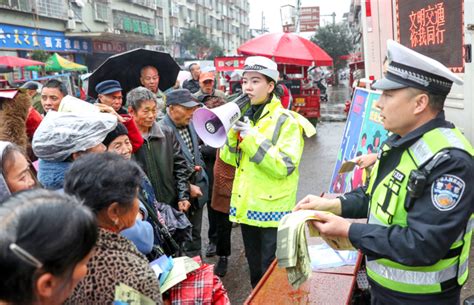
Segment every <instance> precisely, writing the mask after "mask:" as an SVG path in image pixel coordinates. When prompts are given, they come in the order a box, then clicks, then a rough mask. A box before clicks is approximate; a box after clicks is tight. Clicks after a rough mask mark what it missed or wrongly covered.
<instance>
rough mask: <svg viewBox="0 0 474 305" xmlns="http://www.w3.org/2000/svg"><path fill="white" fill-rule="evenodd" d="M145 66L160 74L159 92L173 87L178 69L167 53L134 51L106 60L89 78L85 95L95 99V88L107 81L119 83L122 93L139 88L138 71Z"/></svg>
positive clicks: (144, 50)
mask: <svg viewBox="0 0 474 305" xmlns="http://www.w3.org/2000/svg"><path fill="white" fill-rule="evenodd" d="M145 66H154V67H155V68H156V69H158V71H159V73H160V82H159V84H158V87H159V88H160V90H161V91H165V90H166V89H168V88H170V87H172V86H174V84H175V83H176V78H177V77H178V73H179V70H180V67H179V66H178V64H177V63H176V61H175V60H174V59H173V58H172V57H171V55H170V54H168V53H163V52H158V51H153V50H146V49H135V50H131V51H127V52H124V53H120V54H116V55H113V56H111V57H109V58H107V60H106V61H104V62H103V63H102V65H100V67H98V68H97V69H96V70H95V71H94V72H93V73H92V74H91V76H89V87H88V90H87V94H88V95H89V96H91V97H97V92H95V86H96V85H97V84H98V83H100V82H102V81H104V80H108V79H113V80H116V81H118V82H120V85H121V86H122V88H123V93H124V94H125V93H127V92H128V91H130V90H132V89H133V88H136V87H138V86H141V84H140V70H141V69H142V68H143V67H145Z"/></svg>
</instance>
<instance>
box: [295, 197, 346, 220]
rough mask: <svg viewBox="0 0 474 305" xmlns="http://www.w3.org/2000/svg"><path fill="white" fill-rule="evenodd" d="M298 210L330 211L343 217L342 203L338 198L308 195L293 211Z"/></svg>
mask: <svg viewBox="0 0 474 305" xmlns="http://www.w3.org/2000/svg"><path fill="white" fill-rule="evenodd" d="M298 210H318V211H328V212H331V213H333V214H336V215H341V201H340V200H339V199H338V198H334V199H328V198H323V197H319V196H315V195H307V196H306V197H304V198H303V199H302V200H301V201H300V202H298V203H297V204H296V206H295V208H294V209H293V211H298Z"/></svg>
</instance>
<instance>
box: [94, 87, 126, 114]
mask: <svg viewBox="0 0 474 305" xmlns="http://www.w3.org/2000/svg"><path fill="white" fill-rule="evenodd" d="M95 91H96V92H97V94H98V95H97V101H98V102H99V103H101V104H104V105H107V106H110V107H112V108H113V109H114V110H115V112H117V113H118V114H127V110H126V109H125V108H124V107H122V100H123V96H122V87H121V86H120V83H119V82H118V81H116V80H104V81H103V82H100V83H98V84H97V86H95Z"/></svg>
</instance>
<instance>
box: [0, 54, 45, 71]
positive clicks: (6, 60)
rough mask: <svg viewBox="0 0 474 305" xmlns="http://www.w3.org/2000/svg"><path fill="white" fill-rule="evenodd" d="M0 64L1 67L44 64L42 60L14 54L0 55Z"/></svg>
mask: <svg viewBox="0 0 474 305" xmlns="http://www.w3.org/2000/svg"><path fill="white" fill-rule="evenodd" d="M0 66H1V67H2V68H3V69H8V68H17V67H26V66H44V62H41V61H36V60H31V59H26V58H21V57H16V56H0Z"/></svg>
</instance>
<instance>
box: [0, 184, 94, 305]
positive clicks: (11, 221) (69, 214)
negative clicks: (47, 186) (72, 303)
mask: <svg viewBox="0 0 474 305" xmlns="http://www.w3.org/2000/svg"><path fill="white" fill-rule="evenodd" d="M96 240H97V224H96V220H95V217H94V215H93V214H92V212H91V211H90V210H89V209H88V208H86V207H84V206H83V205H81V204H80V203H79V201H78V200H77V199H76V198H73V197H71V196H68V195H65V194H59V193H56V192H52V191H46V190H40V189H37V190H30V191H27V192H22V193H19V194H15V195H14V196H12V197H10V198H9V199H8V200H7V201H6V202H4V203H3V204H2V205H1V206H0V270H1V272H0V304H22V305H25V304H35V305H42V304H44V305H56V304H58V305H59V304H62V303H63V302H64V300H65V299H66V298H67V297H68V296H69V295H70V294H71V292H72V291H73V289H74V287H75V286H76V285H77V283H78V282H79V281H80V280H81V279H82V278H83V277H84V276H85V275H86V272H87V263H88V261H89V259H90V257H91V256H92V249H93V248H94V245H95V243H96Z"/></svg>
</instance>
